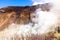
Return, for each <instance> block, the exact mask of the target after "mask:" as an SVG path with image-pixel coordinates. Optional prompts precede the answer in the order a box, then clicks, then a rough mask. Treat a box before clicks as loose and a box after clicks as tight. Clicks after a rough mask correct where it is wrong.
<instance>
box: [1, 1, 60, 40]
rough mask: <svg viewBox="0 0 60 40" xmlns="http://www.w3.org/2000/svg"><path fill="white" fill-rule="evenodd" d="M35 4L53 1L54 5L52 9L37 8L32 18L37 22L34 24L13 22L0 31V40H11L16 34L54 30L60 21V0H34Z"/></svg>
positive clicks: (41, 32)
mask: <svg viewBox="0 0 60 40" xmlns="http://www.w3.org/2000/svg"><path fill="white" fill-rule="evenodd" d="M32 1H33V5H37V4H44V3H51V4H52V5H53V7H52V8H51V9H50V11H48V12H47V11H41V9H40V8H38V9H36V11H35V14H34V15H35V16H36V18H32V21H34V22H35V24H34V26H33V27H32V24H27V25H16V24H14V23H12V24H11V25H10V26H9V27H8V28H6V29H5V30H3V31H1V32H0V40H5V39H6V40H10V38H11V37H12V36H14V35H15V34H18V35H21V34H23V35H24V37H26V34H27V35H29V34H30V33H32V34H43V33H47V32H50V31H54V29H55V26H57V25H58V22H59V23H60V21H59V20H60V19H59V18H60V11H59V10H60V5H59V4H60V0H32ZM7 38H8V39H7Z"/></svg>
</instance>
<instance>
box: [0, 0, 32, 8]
mask: <svg viewBox="0 0 60 40" xmlns="http://www.w3.org/2000/svg"><path fill="white" fill-rule="evenodd" d="M32 4H33V2H32V0H0V8H1V7H6V6H31V5H32Z"/></svg>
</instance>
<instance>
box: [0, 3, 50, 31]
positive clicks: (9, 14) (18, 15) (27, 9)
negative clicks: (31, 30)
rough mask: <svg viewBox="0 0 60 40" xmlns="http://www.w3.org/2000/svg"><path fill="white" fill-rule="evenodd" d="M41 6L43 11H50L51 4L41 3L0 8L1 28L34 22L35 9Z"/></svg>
mask: <svg viewBox="0 0 60 40" xmlns="http://www.w3.org/2000/svg"><path fill="white" fill-rule="evenodd" d="M38 8H41V10H42V11H49V10H50V5H49V3H46V4H39V5H35V6H8V7H4V8H1V9H0V30H3V29H4V28H6V27H8V26H9V25H10V24H12V23H15V24H28V23H30V22H31V23H32V20H31V19H32V17H31V15H32V14H34V12H35V10H36V9H38Z"/></svg>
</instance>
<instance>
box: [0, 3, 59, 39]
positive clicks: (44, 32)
mask: <svg viewBox="0 0 60 40" xmlns="http://www.w3.org/2000/svg"><path fill="white" fill-rule="evenodd" d="M51 9H52V5H51V4H50V3H45V4H38V5H34V6H8V7H3V8H0V40H60V27H59V26H60V21H59V20H60V19H59V18H60V16H59V14H58V13H54V12H53V11H51Z"/></svg>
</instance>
